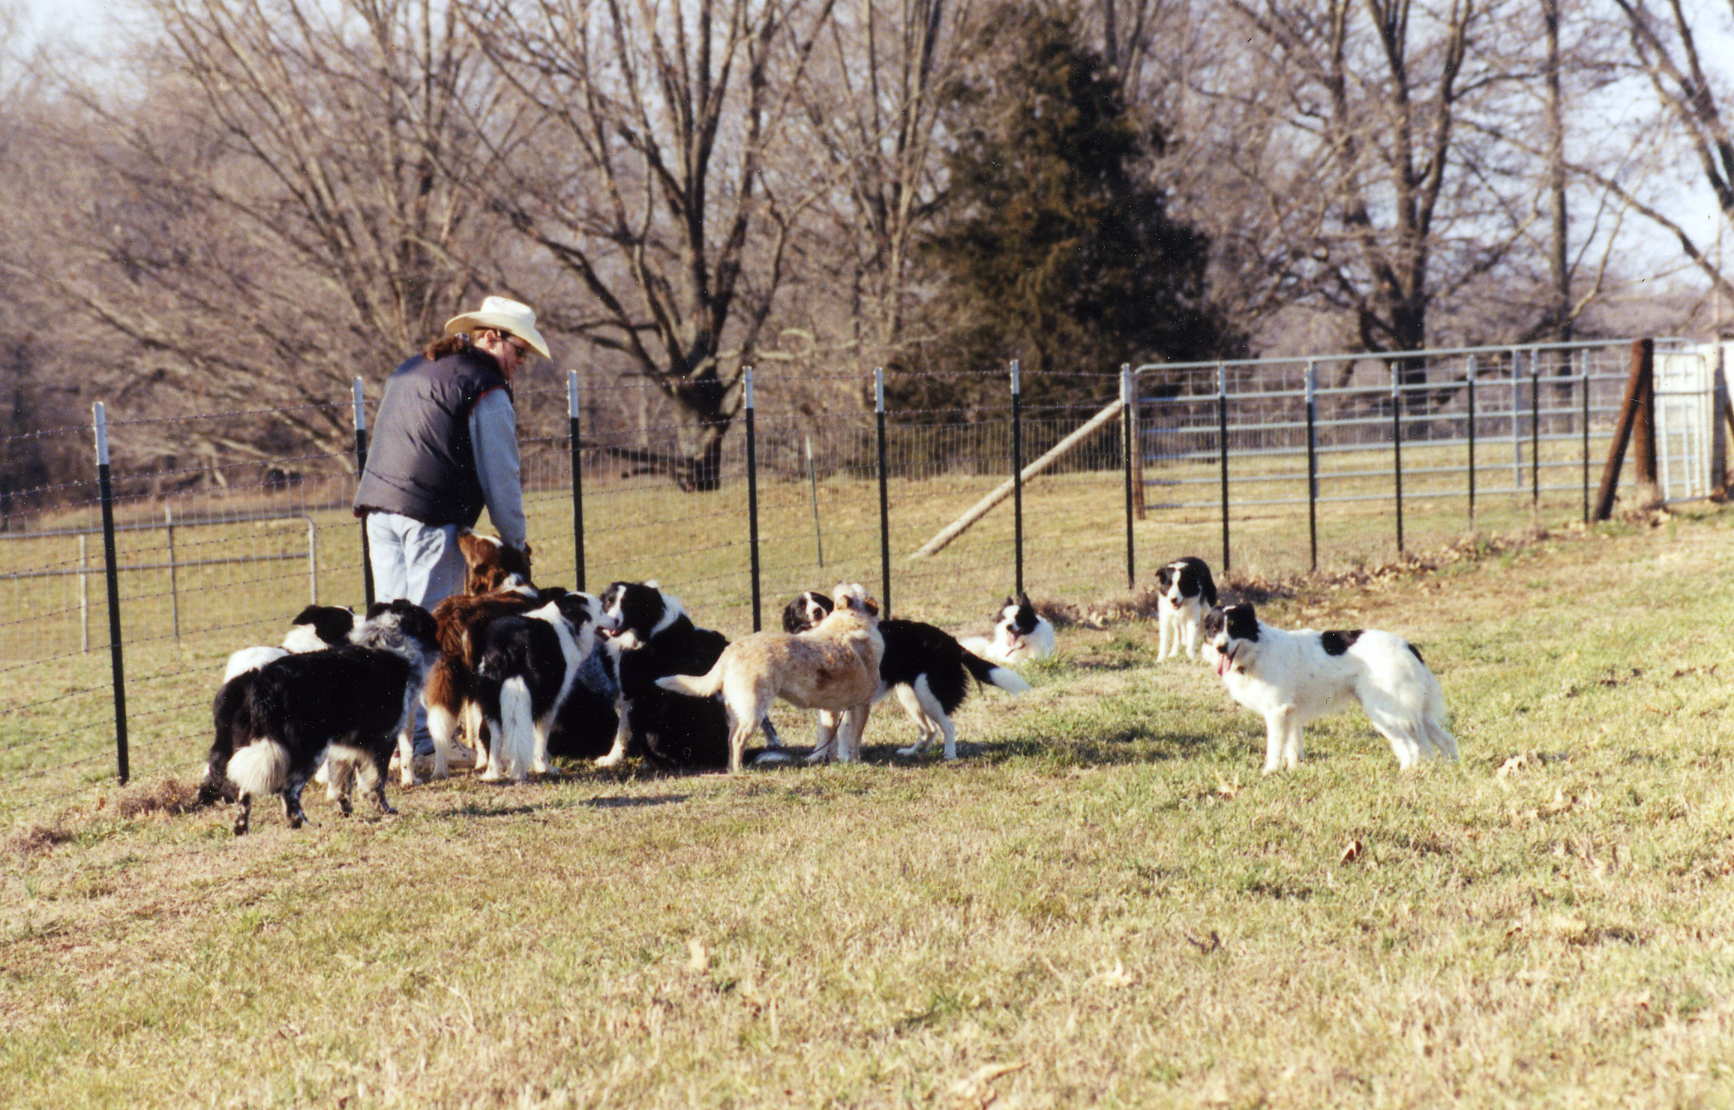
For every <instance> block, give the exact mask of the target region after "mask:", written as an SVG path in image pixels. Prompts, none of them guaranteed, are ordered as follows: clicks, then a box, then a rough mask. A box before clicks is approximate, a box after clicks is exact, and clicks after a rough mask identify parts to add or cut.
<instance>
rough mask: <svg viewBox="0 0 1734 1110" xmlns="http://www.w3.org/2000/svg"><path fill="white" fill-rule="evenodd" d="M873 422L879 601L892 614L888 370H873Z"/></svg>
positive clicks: (880, 368)
mask: <svg viewBox="0 0 1734 1110" xmlns="http://www.w3.org/2000/svg"><path fill="white" fill-rule="evenodd" d="M873 423H874V425H875V428H876V431H875V436H876V438H877V439H878V454H879V602H880V604H881V605H882V606H883V609H882V610H881V611H882V612H883V613H884V614H885V615H886V616H887V617H889V616H890V615H891V496H890V492H889V489H888V487H887V482H886V466H885V369H884V367H876V368H875V369H874V371H873Z"/></svg>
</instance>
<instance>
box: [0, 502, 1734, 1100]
mask: <svg viewBox="0 0 1734 1110" xmlns="http://www.w3.org/2000/svg"><path fill="white" fill-rule="evenodd" d="M1731 542H1734V513H1730V512H1728V511H1725V510H1723V509H1720V508H1716V507H1704V508H1702V509H1696V510H1692V511H1689V512H1684V513H1680V514H1677V515H1674V516H1672V517H1668V518H1665V519H1663V520H1662V521H1661V522H1660V523H1659V524H1656V525H1654V526H1652V525H1651V524H1648V523H1632V522H1628V523H1620V524H1614V525H1608V526H1603V527H1598V528H1595V529H1592V530H1588V531H1581V530H1572V531H1566V532H1562V533H1559V534H1556V535H1554V536H1552V537H1548V538H1544V539H1541V540H1538V541H1537V542H1534V543H1532V544H1529V545H1523V546H1505V545H1496V544H1484V545H1480V546H1479V547H1477V546H1474V545H1466V546H1465V547H1463V548H1460V549H1458V551H1457V552H1456V556H1457V557H1446V556H1440V557H1437V558H1435V559H1434V560H1433V562H1434V563H1435V564H1436V569H1434V570H1432V571H1431V572H1427V573H1366V574H1360V575H1346V576H1343V580H1344V581H1347V582H1351V583H1352V584H1348V585H1338V586H1336V587H1335V588H1328V587H1327V585H1326V583H1325V582H1324V580H1322V579H1291V580H1287V581H1286V583H1282V582H1279V583H1274V585H1275V586H1277V587H1278V588H1277V589H1276V590H1275V596H1273V597H1272V599H1271V600H1269V601H1268V602H1266V603H1264V605H1263V606H1262V608H1263V610H1264V614H1265V616H1266V617H1267V618H1268V619H1271V620H1273V621H1274V622H1276V623H1278V624H1281V625H1284V626H1288V627H1301V626H1312V627H1319V628H1325V627H1337V628H1342V627H1360V626H1376V627H1383V628H1388V629H1392V630H1395V631H1399V632H1402V633H1403V634H1405V635H1407V636H1409V637H1411V638H1412V639H1414V640H1415V641H1416V642H1417V643H1419V644H1420V645H1421V646H1422V647H1423V649H1424V650H1425V652H1426V655H1427V658H1428V660H1429V662H1430V663H1431V664H1432V666H1433V667H1434V669H1435V670H1436V671H1437V672H1438V673H1439V675H1440V677H1441V680H1442V682H1443V684H1444V686H1445V690H1446V696H1447V700H1448V702H1449V704H1450V706H1451V709H1452V713H1453V726H1454V730H1455V731H1456V733H1457V735H1458V737H1459V739H1460V741H1461V744H1462V748H1463V753H1464V759H1463V762H1462V763H1461V764H1458V765H1455V766H1440V765H1430V766H1427V767H1425V768H1423V769H1422V770H1421V771H1420V772H1419V773H1414V774H1408V775H1399V774H1398V773H1397V771H1396V766H1395V761H1394V759H1393V758H1392V756H1391V754H1390V752H1389V750H1388V749H1387V748H1386V747H1385V746H1384V745H1383V744H1382V742H1380V741H1379V740H1378V738H1377V737H1376V736H1375V735H1374V734H1373V732H1372V731H1371V729H1370V728H1369V727H1368V726H1367V725H1366V723H1365V721H1364V720H1363V719H1361V718H1360V717H1359V716H1358V715H1354V714H1350V715H1345V716H1342V717H1339V718H1334V719H1331V720H1329V721H1325V722H1320V723H1318V724H1316V725H1314V726H1313V727H1312V728H1310V729H1309V730H1308V737H1307V739H1308V753H1309V756H1308V762H1307V763H1305V764H1304V765H1303V766H1302V767H1301V768H1300V769H1299V770H1298V771H1295V772H1292V773H1287V774H1282V775H1277V776H1272V777H1268V778H1261V777H1260V776H1259V774H1258V766H1259V762H1260V756H1261V751H1262V742H1263V730H1262V723H1261V722H1260V721H1259V720H1258V719H1257V718H1255V717H1254V716H1252V715H1251V714H1249V713H1246V712H1244V711H1240V710H1238V709H1236V708H1235V707H1233V706H1232V705H1231V704H1229V703H1228V702H1227V701H1226V699H1225V697H1224V695H1223V694H1222V692H1221V689H1220V687H1219V685H1218V684H1217V682H1216V680H1215V678H1214V677H1213V676H1212V675H1211V674H1210V672H1209V671H1208V670H1207V669H1205V668H1204V667H1203V666H1202V665H1200V664H1196V663H1175V662H1169V663H1164V664H1161V665H1157V664H1156V663H1154V661H1153V655H1154V651H1153V647H1154V628H1153V626H1151V625H1148V624H1145V623H1142V622H1135V621H1134V622H1127V623H1119V624H1113V625H1110V626H1109V627H1106V628H1102V629H1089V628H1085V627H1081V626H1073V627H1069V628H1065V629H1063V630H1062V633H1061V640H1060V643H1061V654H1060V656H1059V658H1057V659H1056V660H1054V661H1051V662H1049V663H1046V664H1043V665H1040V666H1038V667H1036V668H1033V669H1032V671H1031V676H1032V678H1033V681H1034V682H1035V686H1036V688H1035V689H1034V690H1033V691H1031V692H1030V693H1029V694H1026V695H1024V696H1023V697H1021V698H1019V699H1015V700H1014V699H1011V698H1008V697H1006V696H1004V695H1002V694H1000V693H999V692H997V691H986V692H983V693H981V694H979V695H978V696H976V697H973V698H972V699H971V701H970V702H969V703H968V704H967V705H966V706H965V707H964V709H963V710H962V711H961V712H960V714H959V715H958V723H959V728H960V733H961V737H962V747H963V754H964V758H963V760H962V761H960V762H959V763H958V764H956V765H952V766H946V765H943V764H941V763H940V762H938V761H936V760H932V759H928V760H921V761H905V760H899V759H897V758H896V757H895V756H894V755H893V754H892V753H891V748H892V746H894V745H897V744H903V743H907V742H908V741H909V739H910V737H911V735H912V730H911V729H910V728H909V726H908V725H907V724H906V723H905V722H904V721H903V720H902V719H901V716H900V714H899V713H898V712H897V711H896V709H895V707H894V706H889V705H888V706H884V707H882V708H881V710H880V711H879V712H878V713H877V714H876V715H875V718H874V721H873V722H872V724H871V725H870V726H869V731H868V744H869V751H868V756H869V760H868V762H867V763H866V764H865V765H861V766H851V767H839V768H825V769H817V770H811V769H800V770H787V771H777V772H761V773H749V774H746V775H743V776H740V777H738V778H735V779H730V778H727V777H725V776H698V777H674V778H667V777H655V776H648V775H644V774H642V773H637V772H629V773H627V774H624V775H613V774H609V775H604V774H599V773H596V772H593V771H591V770H588V769H585V768H572V769H571V773H570V774H569V775H567V776H566V777H564V778H562V779H560V780H559V781H556V782H549V783H542V784H536V785H531V786H526V787H505V788H489V787H486V786H484V784H480V783H477V782H474V781H471V780H468V779H464V780H455V781H452V782H448V783H442V784H436V785H432V786H427V787H420V788H416V789H413V790H408V791H404V790H396V789H394V790H393V792H392V794H393V799H394V801H395V802H396V803H397V804H398V805H399V806H400V808H401V809H402V810H403V813H402V815H401V816H400V817H397V818H391V819H385V820H379V819H376V818H374V817H372V816H367V815H363V816H358V817H356V818H353V819H350V820H347V821H345V820H341V819H339V818H337V817H336V816H335V814H334V812H333V810H332V809H331V807H330V806H329V805H328V804H326V803H325V802H324V801H323V799H322V798H314V799H312V800H310V803H309V813H310V816H311V817H312V819H313V821H314V822H316V824H315V825H314V826H313V827H310V828H306V829H302V830H300V831H296V832H292V831H290V830H288V829H287V828H285V827H284V826H283V824H282V820H281V816H280V813H279V812H276V811H267V812H266V813H264V814H263V815H262V816H261V817H260V818H259V819H258V820H257V821H256V832H255V833H254V834H253V835H250V836H248V837H246V838H243V839H240V840H237V839H235V838H234V837H232V836H231V835H230V834H229V833H228V832H227V823H226V819H225V817H224V815H223V814H221V813H220V812H217V811H204V812H198V813H193V814H180V815H176V814H174V813H172V812H171V809H172V807H169V808H165V807H164V804H163V803H165V802H172V800H173V799H174V798H175V797H177V796H178V793H179V792H178V791H177V790H176V789H175V788H174V787H173V786H163V785H161V784H158V783H157V782H155V781H154V780H147V781H146V782H145V784H144V785H140V786H135V787H131V788H127V789H114V788H107V789H100V790H98V789H95V788H92V790H91V792H90V793H88V794H81V795H79V796H78V803H77V805H76V806H75V807H74V808H70V809H67V810H65V811H63V812H58V813H50V812H46V811H41V810H38V811H36V813H35V814H34V816H32V817H31V818H30V819H29V820H27V821H20V822H17V823H15V824H14V825H13V826H12V830H11V832H10V834H9V840H8V841H7V842H6V850H5V854H4V856H0V1077H3V1080H0V1098H4V1099H5V1100H6V1101H9V1102H11V1103H14V1104H18V1105H38V1106H66V1105H81V1104H92V1103H98V1104H101V1103H108V1104H114V1103H125V1104H127V1105H183V1104H187V1103H189V1102H190V1103H193V1104H199V1105H205V1104H223V1105H229V1104H239V1105H247V1106H267V1105H285V1106H289V1105H294V1106H302V1105H340V1104H341V1105H417V1106H420V1105H428V1104H442V1105H495V1104H513V1105H518V1104H528V1105H574V1106H593V1105H632V1106H640V1105H644V1106H694V1105H703V1106H710V1105H733V1106H764V1105H862V1106H886V1105H931V1104H939V1105H964V1106H981V1105H985V1104H986V1103H987V1101H989V1100H990V1099H996V1098H997V1101H996V1102H995V1103H994V1104H995V1105H1022V1106H1071V1105H1079V1104H1095V1105H1110V1106H1149V1105H1183V1106H1195V1105H1201V1104H1203V1105H1226V1106H1261V1105H1262V1106H1293V1107H1311V1106H1320V1105H1355V1106H1412V1105H1439V1104H1444V1103H1462V1104H1467V1105H1514V1104H1521V1105H1544V1106H1579V1105H1643V1106H1693V1105H1702V1106H1719V1105H1728V1104H1729V1103H1730V1102H1731V1101H1734V1065H1730V1064H1729V1063H1728V1061H1729V1060H1730V1059H1734V1051H1731V1050H1734V947H1731V942H1730V928H1729V924H1728V923H1729V922H1730V921H1731V920H1734V804H1731V802H1730V794H1729V791H1728V788H1727V783H1728V781H1729V779H1730V774H1731V773H1734V739H1731V738H1730V735H1729V732H1728V729H1727V727H1726V721H1727V720H1728V718H1729V713H1730V695H1729V687H1728V683H1727V681H1726V679H1727V675H1726V673H1725V672H1726V670H1727V667H1728V662H1727V661H1728V660H1729V658H1730V655H1731V653H1734V581H1731V580H1730V576H1729V575H1728V574H1727V573H1726V569H1727V556H1726V552H1727V551H1728V550H1730V544H1731ZM1272 584H1273V583H1263V585H1266V586H1270V585H1272ZM785 721H786V723H787V726H788V730H789V731H790V732H792V733H794V734H795V735H796V736H797V737H798V736H800V735H802V734H803V733H804V730H805V728H806V727H807V726H806V724H805V723H804V722H802V721H801V720H800V718H799V717H798V716H797V715H794V714H784V715H782V716H780V718H779V724H782V723H784V722H785ZM92 797H94V798H96V799H97V800H99V801H100V802H101V804H100V805H99V804H97V802H96V801H91V800H90V798H92Z"/></svg>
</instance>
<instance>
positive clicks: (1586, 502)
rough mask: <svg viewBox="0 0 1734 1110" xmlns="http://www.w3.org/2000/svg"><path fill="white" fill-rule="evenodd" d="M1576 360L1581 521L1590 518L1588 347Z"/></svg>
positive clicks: (1586, 522)
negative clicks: (1580, 368)
mask: <svg viewBox="0 0 1734 1110" xmlns="http://www.w3.org/2000/svg"><path fill="white" fill-rule="evenodd" d="M1578 354H1579V357H1578V361H1579V362H1581V363H1583V522H1584V523H1585V524H1588V523H1589V519H1590V491H1589V488H1590V353H1589V348H1587V347H1586V348H1584V349H1583V350H1582V351H1580V352H1579V353H1578Z"/></svg>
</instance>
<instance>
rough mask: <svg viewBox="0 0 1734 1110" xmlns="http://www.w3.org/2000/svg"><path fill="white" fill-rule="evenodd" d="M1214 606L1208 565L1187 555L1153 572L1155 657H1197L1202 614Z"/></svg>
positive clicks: (1214, 586)
mask: <svg viewBox="0 0 1734 1110" xmlns="http://www.w3.org/2000/svg"><path fill="white" fill-rule="evenodd" d="M1215 607H1216V580H1215V579H1214V578H1212V577H1210V565H1209V564H1208V563H1206V562H1205V561H1204V560H1203V559H1200V558H1198V557H1197V556H1194V555H1188V556H1186V557H1185V558H1184V559H1176V560H1174V561H1173V562H1172V563H1169V564H1168V565H1167V566H1165V567H1163V568H1162V569H1161V570H1158V571H1157V572H1156V658H1157V659H1167V658H1169V657H1170V656H1174V655H1179V654H1180V651H1181V649H1182V648H1185V650H1186V654H1187V655H1190V656H1192V658H1194V659H1196V658H1198V648H1199V645H1200V644H1201V643H1203V641H1204V614H1206V613H1208V612H1210V610H1212V609H1214V608H1215Z"/></svg>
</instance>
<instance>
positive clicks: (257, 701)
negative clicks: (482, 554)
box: [199, 601, 438, 836]
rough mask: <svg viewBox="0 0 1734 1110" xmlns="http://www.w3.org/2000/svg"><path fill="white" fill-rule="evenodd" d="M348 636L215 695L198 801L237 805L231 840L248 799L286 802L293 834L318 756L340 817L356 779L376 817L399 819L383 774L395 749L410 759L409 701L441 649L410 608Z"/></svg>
mask: <svg viewBox="0 0 1734 1110" xmlns="http://www.w3.org/2000/svg"><path fill="white" fill-rule="evenodd" d="M350 638H351V642H350V643H347V644H341V645H338V646H335V647H329V648H325V649H324V650H321V651H311V652H306V653H303V654H291V655H285V656H283V657H282V658H281V659H277V660H274V661H272V662H270V663H267V664H265V665H264V666H263V667H260V668H259V669H258V670H256V671H248V672H246V673H245V674H242V675H240V676H237V677H236V678H235V679H232V680H230V681H229V682H227V683H225V684H224V685H223V688H222V689H221V690H220V691H218V693H217V698H216V702H215V704H214V706H213V710H212V716H213V719H214V724H215V737H214V738H213V740H212V742H211V751H210V755H209V757H208V759H207V766H206V773H205V781H204V783H203V784H202V785H201V786H200V788H199V800H200V801H201V802H211V801H215V800H216V799H217V798H225V799H232V800H235V801H238V802H240V804H241V812H240V815H239V816H237V817H236V818H235V834H236V835H237V836H239V835H241V834H242V833H245V832H246V831H247V829H248V827H249V824H250V821H251V817H252V806H253V801H254V799H255V798H259V797H262V796H264V795H268V794H281V795H283V812H284V816H285V817H286V818H287V820H288V822H289V827H290V828H299V827H300V826H301V824H302V823H303V822H304V821H305V820H306V814H305V813H304V812H303V811H302V809H301V790H302V788H303V787H304V786H305V785H306V784H307V780H308V778H309V777H311V776H312V774H313V772H314V769H315V768H316V767H317V766H318V765H319V761H320V759H321V758H322V757H323V758H325V759H326V760H327V761H328V762H329V763H331V764H332V765H333V770H332V772H331V775H330V787H329V792H330V793H331V794H332V795H333V797H334V798H335V800H336V801H337V803H338V805H339V807H340V808H341V809H342V811H343V813H344V814H345V815H347V814H348V813H349V812H350V811H351V806H350V801H349V794H350V789H351V786H352V785H353V782H354V780H355V779H356V778H359V779H360V780H361V783H362V786H363V789H365V790H367V791H368V792H369V793H371V794H372V795H373V798H374V801H375V803H376V804H377V805H378V807H379V810H380V812H381V813H393V812H396V811H395V810H393V809H392V808H391V805H390V804H389V803H387V802H386V800H385V775H386V767H387V765H388V764H389V762H390V760H391V753H392V747H393V744H394V742H395V743H396V745H397V747H398V748H399V750H400V752H401V754H402V755H403V757H404V758H408V756H409V748H410V744H411V741H412V731H413V722H414V719H415V718H414V713H413V711H414V707H415V701H416V698H417V697H418V696H419V695H420V693H421V685H422V682H423V681H424V679H425V678H426V676H427V671H428V668H429V667H430V666H431V665H432V663H433V659H434V656H435V654H436V653H437V651H438V645H437V641H436V636H435V628H434V622H433V617H432V616H430V615H429V614H428V612H427V610H425V609H423V608H421V607H420V606H418V605H414V604H412V603H410V602H407V601H393V602H389V603H385V604H380V605H375V606H373V607H372V608H371V609H369V610H368V613H367V619H366V620H365V621H364V622H363V623H362V624H361V625H360V626H358V627H357V628H356V629H355V631H354V632H353V633H352V635H351V637H350ZM339 766H341V768H342V769H341V770H338V769H337V768H338V767H339Z"/></svg>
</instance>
